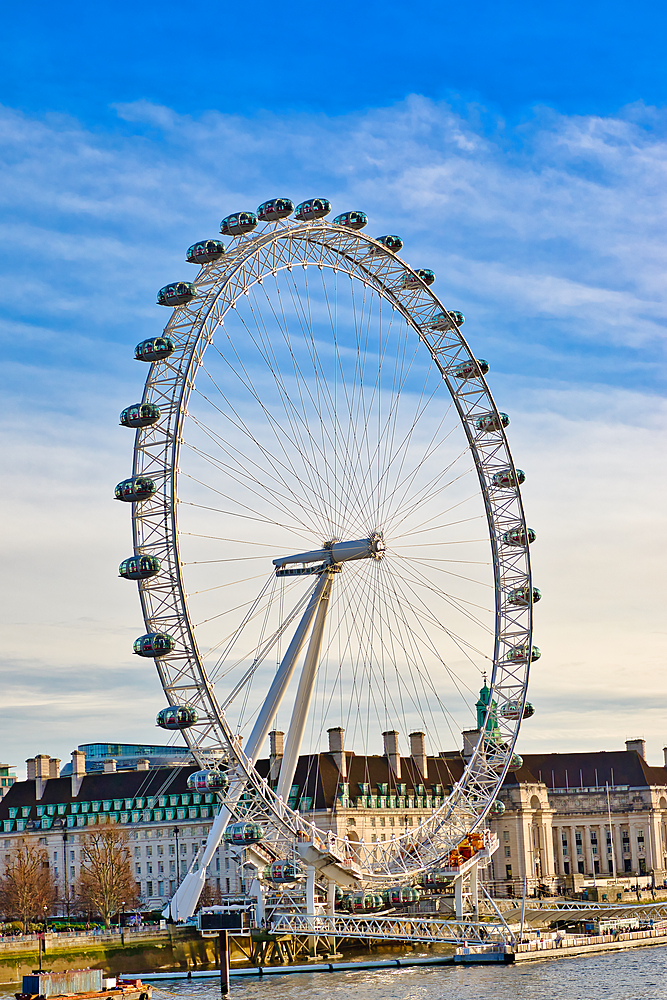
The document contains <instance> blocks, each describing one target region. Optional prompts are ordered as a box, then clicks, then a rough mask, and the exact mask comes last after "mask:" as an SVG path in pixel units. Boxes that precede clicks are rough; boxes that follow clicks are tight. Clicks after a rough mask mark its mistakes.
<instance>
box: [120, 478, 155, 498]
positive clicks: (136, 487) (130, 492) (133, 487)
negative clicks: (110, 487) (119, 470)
mask: <svg viewBox="0 0 667 1000" xmlns="http://www.w3.org/2000/svg"><path fill="white" fill-rule="evenodd" d="M156 490H157V486H156V485H155V483H154V482H153V480H152V479H148V478H147V477H146V476H134V477H133V478H132V479H124V480H123V482H122V483H118V486H116V488H115V490H114V494H115V497H116V500H125V502H126V503H131V502H132V501H133V500H134V501H138V500H148V498H149V497H152V496H153V494H154V493H155V491H156Z"/></svg>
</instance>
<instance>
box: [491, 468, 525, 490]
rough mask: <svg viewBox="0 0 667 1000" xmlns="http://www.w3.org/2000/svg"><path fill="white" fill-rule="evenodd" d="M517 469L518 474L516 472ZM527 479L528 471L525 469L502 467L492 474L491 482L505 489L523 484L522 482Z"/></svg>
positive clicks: (511, 488)
mask: <svg viewBox="0 0 667 1000" xmlns="http://www.w3.org/2000/svg"><path fill="white" fill-rule="evenodd" d="M515 471H516V475H515V474H514V473H515ZM525 481H526V473H525V472H524V471H523V469H516V470H512V469H501V470H500V472H494V473H493V475H492V476H491V482H492V483H493V485H494V486H498V487H499V488H500V489H503V490H513V489H516V487H517V486H521V485H522V483H525Z"/></svg>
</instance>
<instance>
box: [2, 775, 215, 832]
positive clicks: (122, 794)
mask: <svg viewBox="0 0 667 1000" xmlns="http://www.w3.org/2000/svg"><path fill="white" fill-rule="evenodd" d="M196 770H197V769H196V767H191V766H187V767H156V768H152V769H151V770H149V771H109V772H106V773H99V772H94V773H93V774H86V775H85V777H84V778H83V780H82V782H81V787H80V789H79V794H78V795H76V796H73V795H72V779H71V777H68V778H49V779H48V781H46V782H45V786H44V792H43V794H42V797H41V799H37V798H36V794H35V793H36V782H35V781H34V780H31V781H17V782H15V784H13V785H12V787H11V788H10V789H9V790H8V792H7V794H6V795H5V796H4V798H3V799H2V801H0V820H1V819H7V817H8V816H9V810H10V809H16V808H17V807H18V808H20V807H21V806H34V805H35V804H39V805H43V806H48V805H57V804H58V803H64V802H72V801H75V802H87V801H92V800H97V799H114V798H115V799H121V798H122V799H125V798H128V799H129V798H136V797H137V796H144V797H147V796H156V797H157V796H158V795H170V794H171V795H176V794H181V793H183V792H187V791H188V788H187V780H188V775H190V774H192V772H193V771H196Z"/></svg>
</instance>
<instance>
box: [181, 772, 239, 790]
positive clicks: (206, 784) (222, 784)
mask: <svg viewBox="0 0 667 1000" xmlns="http://www.w3.org/2000/svg"><path fill="white" fill-rule="evenodd" d="M188 788H190V789H193V790H194V791H196V792H223V793H224V792H226V791H227V789H228V788H229V778H228V777H227V775H226V774H225V772H224V771H219V770H218V769H217V767H213V768H206V769H205V770H203V771H194V772H193V773H192V774H191V775H189V777H188Z"/></svg>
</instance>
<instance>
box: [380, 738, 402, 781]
mask: <svg viewBox="0 0 667 1000" xmlns="http://www.w3.org/2000/svg"><path fill="white" fill-rule="evenodd" d="M382 739H383V740H384V755H385V757H386V758H387V763H388V764H389V768H390V770H391V771H392V772H393V775H394V777H395V778H396V780H397V781H400V780H401V757H400V754H399V752H398V733H397V732H396V730H395V729H390V730H389V732H387V733H383V734H382Z"/></svg>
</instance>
